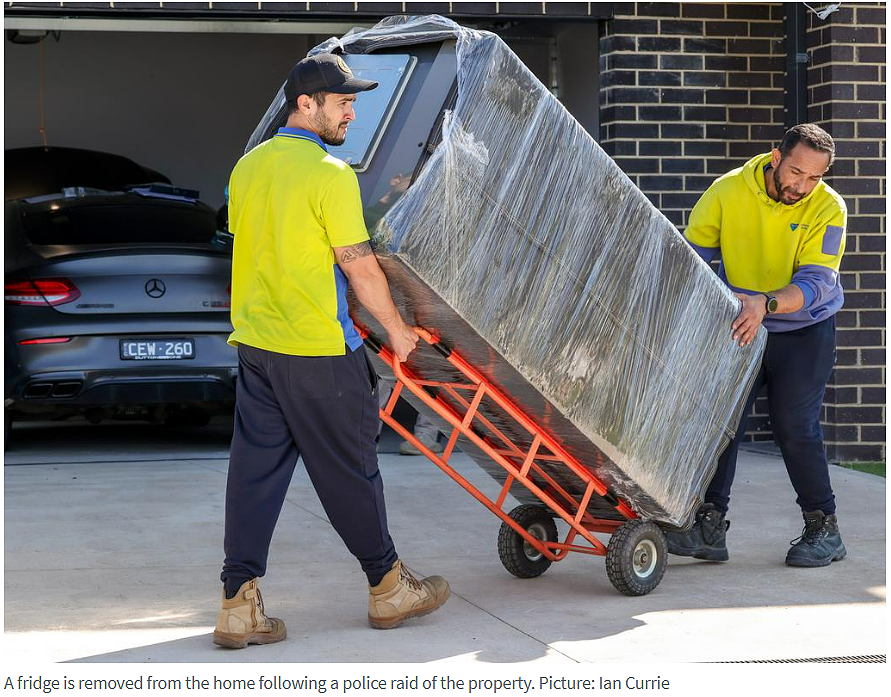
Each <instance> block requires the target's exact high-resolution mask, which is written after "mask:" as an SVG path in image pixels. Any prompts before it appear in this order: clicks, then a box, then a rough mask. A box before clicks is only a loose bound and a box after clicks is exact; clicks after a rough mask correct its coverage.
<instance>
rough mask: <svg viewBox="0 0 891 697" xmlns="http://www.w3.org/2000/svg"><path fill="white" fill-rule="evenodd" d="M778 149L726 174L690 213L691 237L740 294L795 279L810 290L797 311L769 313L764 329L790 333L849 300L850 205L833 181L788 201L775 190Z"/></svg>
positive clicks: (687, 232)
mask: <svg viewBox="0 0 891 697" xmlns="http://www.w3.org/2000/svg"><path fill="white" fill-rule="evenodd" d="M769 163H770V153H767V154H765V155H758V156H757V157H754V158H752V159H751V160H749V161H748V162H747V163H746V164H745V165H743V166H742V167H740V168H738V169H734V170H732V171H730V172H728V173H727V174H725V175H724V176H722V177H719V178H718V179H717V180H715V182H714V183H713V184H712V185H711V186H710V187H709V188H708V190H707V191H706V192H705V193H704V194H703V195H702V198H700V199H699V201H698V202H697V203H696V206H694V208H693V210H692V212H691V213H690V223H689V225H688V226H687V229H686V230H685V231H684V237H685V238H686V239H687V241H688V242H689V243H690V244H691V246H692V247H693V248H694V249H695V250H696V252H697V253H698V254H699V256H701V257H702V258H703V259H705V260H706V261H711V259H713V258H714V257H715V256H716V255H717V254H718V253H720V255H721V268H720V269H719V271H718V273H719V274H720V275H721V278H722V280H723V281H724V282H725V283H726V284H727V285H728V286H729V287H730V288H731V289H733V290H735V291H736V292H739V293H748V294H750V295H754V294H756V293H765V292H770V291H774V290H779V289H780V288H783V287H785V286H787V285H789V284H790V283H794V284H796V285H797V286H798V287H799V288H801V292H802V293H803V294H804V306H803V307H802V308H801V310H799V311H797V312H791V313H788V314H773V315H767V316H765V318H764V321H763V324H764V327H765V328H766V329H767V330H768V331H770V332H786V331H791V330H793V329H800V328H802V327H806V326H808V325H810V324H815V323H817V322H820V321H822V320H824V319H826V318H828V317H830V316H832V315H834V314H835V313H836V312H838V310H839V309H840V308H841V306H842V304H843V303H844V292H843V291H842V287H841V281H840V279H839V274H838V268H839V264H840V263H841V258H842V255H843V254H844V252H845V223H846V218H847V209H846V207H845V202H844V201H843V200H842V197H841V196H839V195H838V194H837V193H836V192H835V191H833V190H832V189H831V188H830V187H829V186H828V185H827V184H826V183H825V182H822V181H821V182H820V183H819V184H817V186H816V187H814V190H813V191H811V193H809V194H808V195H807V196H805V197H804V198H802V199H801V200H800V201H797V202H796V203H794V204H792V205H791V206H788V205H786V204H784V203H781V202H779V201H774V200H773V199H772V198H770V196H768V195H767V187H766V185H765V183H764V176H765V168H766V167H767V165H768V164H769Z"/></svg>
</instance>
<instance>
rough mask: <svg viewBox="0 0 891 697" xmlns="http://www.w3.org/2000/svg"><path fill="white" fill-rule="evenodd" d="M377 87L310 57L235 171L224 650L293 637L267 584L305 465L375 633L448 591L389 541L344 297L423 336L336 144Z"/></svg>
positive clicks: (370, 374) (369, 371)
mask: <svg viewBox="0 0 891 697" xmlns="http://www.w3.org/2000/svg"><path fill="white" fill-rule="evenodd" d="M376 87H377V83H376V82H371V81H368V80H360V79H358V78H356V77H354V76H353V74H352V73H351V72H350V69H349V67H348V66H347V65H346V63H345V62H344V60H343V59H342V58H341V57H340V56H336V55H332V54H321V55H317V56H311V57H309V58H305V59H304V60H302V61H300V62H299V63H298V64H297V65H296V66H294V68H293V70H292V71H291V73H290V75H289V76H288V79H287V82H286V83H285V87H284V92H285V98H286V99H287V102H288V108H289V115H288V120H287V124H286V126H285V127H284V128H281V129H279V131H278V133H277V134H276V135H275V136H274V137H272V138H270V139H269V140H267V141H265V142H264V143H262V144H260V145H258V146H257V147H256V148H254V149H253V150H251V151H250V152H249V153H248V154H246V155H245V156H244V157H242V158H241V159H240V160H239V161H238V164H236V166H235V169H234V170H233V172H232V176H231V177H230V181H229V229H230V232H232V233H233V234H234V236H235V239H234V245H233V258H232V325H233V327H234V331H233V332H232V335H231V336H230V337H229V343H230V344H232V345H234V346H237V347H238V381H237V395H236V406H235V431H234V434H233V438H232V448H231V452H230V458H229V476H228V482H227V486H226V530H225V541H224V548H225V555H226V558H225V561H224V563H223V571H222V574H221V579H222V581H223V599H222V609H221V610H220V615H219V619H218V621H217V624H216V628H215V630H214V643H216V644H219V645H221V646H227V647H230V648H244V647H245V646H247V645H248V644H268V643H273V642H276V641H281V640H282V639H284V638H285V626H284V623H283V622H282V621H281V620H280V619H276V618H273V617H267V616H266V614H265V610H264V606H263V601H262V598H261V596H260V591H259V588H258V581H259V577H261V576H263V575H264V574H265V572H266V559H267V554H268V551H269V543H270V540H271V538H272V533H273V530H274V528H275V523H276V521H277V519H278V515H279V512H280V511H281V507H282V504H283V502H284V498H285V494H286V492H287V489H288V485H289V483H290V481H291V476H292V473H293V471H294V466H295V465H296V462H297V458H298V457H302V458H303V462H304V464H305V466H306V469H307V472H308V474H309V477H310V480H311V481H312V484H313V486H314V487H315V490H316V492H317V494H318V496H319V499H320V500H321V502H322V506H323V507H324V509H325V512H326V514H327V516H328V518H329V520H330V521H331V524H332V525H333V527H334V529H335V530H336V531H337V533H338V534H339V535H340V537H341V539H343V541H344V543H345V544H346V546H347V548H348V549H349V551H350V552H352V554H353V555H354V556H355V557H356V558H357V559H358V560H359V563H360V564H361V567H362V570H363V571H364V572H365V574H366V575H367V577H368V583H369V587H370V588H369V589H370V597H369V606H368V621H369V623H370V624H371V626H372V627H375V628H378V629H389V628H392V627H396V626H398V625H399V624H401V623H402V622H403V621H404V620H405V619H408V618H410V617H417V616H420V615H425V614H427V613H429V612H432V611H433V610H435V609H436V608H438V607H439V606H440V605H442V604H443V603H444V602H445V601H446V599H447V598H448V596H449V586H448V583H446V581H445V580H443V579H442V578H440V577H438V576H433V577H430V578H426V579H423V580H420V581H419V580H417V579H416V578H415V577H414V576H413V575H412V574H411V573H410V572H409V571H408V569H407V568H406V567H404V566H403V565H402V562H401V561H400V560H399V559H398V557H397V554H396V550H395V547H394V545H393V541H392V539H391V538H390V534H389V532H388V528H387V516H386V508H385V506H384V494H383V484H382V481H381V476H380V472H379V471H378V465H377V454H376V447H375V437H376V435H377V430H378V395H377V390H378V387H377V376H376V374H375V372H374V370H373V368H372V366H371V364H370V362H369V360H368V358H367V356H366V354H365V350H364V348H363V345H362V339H361V337H360V336H359V334H358V333H357V332H356V329H355V327H354V326H353V323H352V321H351V319H350V316H349V313H348V308H347V302H346V291H347V286H348V284H349V285H351V286H352V288H353V290H354V292H355V294H356V297H357V298H358V299H359V301H360V302H361V303H362V304H363V305H364V306H365V307H366V308H367V309H368V310H369V312H371V314H372V315H374V317H375V318H376V319H377V320H378V321H379V322H380V323H381V325H382V326H383V327H384V328H385V329H386V331H387V335H388V340H389V344H390V346H391V347H392V349H393V350H394V352H395V353H396V355H397V357H398V358H399V360H405V359H406V357H407V356H408V354H409V353H410V352H411V351H412V349H413V348H414V347H415V344H416V342H417V335H416V334H415V333H414V331H413V330H412V329H411V327H409V326H407V325H406V324H405V322H404V321H403V319H402V317H401V315H400V314H399V311H398V310H397V309H396V307H395V306H394V304H393V300H392V298H391V296H390V291H389V287H388V285H387V279H386V276H384V274H383V272H382V271H381V269H380V266H379V265H378V263H377V259H376V257H375V256H374V253H373V251H372V249H371V246H370V244H369V241H368V240H369V238H368V232H367V230H366V228H365V221H364V219H363V215H362V202H361V198H360V193H359V185H358V180H357V179H356V175H355V173H354V172H353V170H352V169H351V168H350V167H349V166H348V165H347V164H346V163H344V162H343V161H341V160H339V159H337V158H336V157H333V156H332V155H329V154H328V152H327V149H326V145H340V144H341V143H343V142H344V139H345V137H346V133H347V129H348V127H349V123H350V122H351V121H352V120H353V119H354V118H355V112H354V111H353V103H354V101H355V99H356V93H358V92H363V91H365V90H372V89H374V88H376ZM314 594H316V595H323V594H324V589H317V590H316V591H315V592H314Z"/></svg>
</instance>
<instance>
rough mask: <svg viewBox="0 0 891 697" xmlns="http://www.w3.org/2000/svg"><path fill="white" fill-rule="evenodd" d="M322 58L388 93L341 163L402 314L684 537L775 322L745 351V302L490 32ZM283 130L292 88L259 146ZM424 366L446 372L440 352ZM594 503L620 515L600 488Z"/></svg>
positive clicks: (380, 38) (344, 46) (459, 31)
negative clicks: (737, 336)
mask: <svg viewBox="0 0 891 697" xmlns="http://www.w3.org/2000/svg"><path fill="white" fill-rule="evenodd" d="M321 52H336V53H342V54H343V56H344V59H345V60H346V62H347V63H348V64H349V65H350V67H351V68H352V70H353V72H354V73H356V74H357V75H358V76H360V77H364V78H370V79H375V80H378V81H379V82H380V83H381V85H380V87H379V88H378V89H377V90H374V91H372V92H367V93H363V94H361V95H359V98H358V100H357V102H356V111H357V120H356V122H354V124H351V125H350V131H349V136H348V138H347V142H346V143H345V144H344V146H341V147H339V148H334V149H332V152H333V154H335V155H337V156H338V157H341V158H342V159H345V160H346V161H348V162H350V163H351V164H352V165H353V167H354V168H355V170H356V172H357V175H358V177H359V183H360V187H361V189H362V196H363V204H364V206H365V213H366V222H367V223H368V225H369V229H370V230H371V231H372V234H373V242H374V245H375V250H376V252H377V253H378V256H379V258H380V261H381V265H382V267H383V268H384V271H385V272H386V274H387V276H388V278H389V281H390V285H391V288H392V290H393V294H394V299H395V300H396V302H397V305H398V306H399V307H400V309H401V310H402V312H403V315H404V316H405V317H406V320H407V321H409V322H414V323H415V324H417V325H419V326H423V327H425V328H426V329H428V330H429V331H431V332H433V333H435V334H437V335H438V336H440V337H441V338H442V340H443V342H444V343H446V344H448V345H450V346H451V347H452V348H453V349H455V350H456V351H458V352H460V353H461V355H462V356H463V357H464V358H465V359H467V360H468V361H469V362H470V363H471V364H472V365H474V366H475V367H476V368H477V369H478V370H480V371H481V372H482V373H483V374H484V375H486V376H487V378H489V379H490V380H491V381H492V382H493V383H494V384H495V385H497V386H499V387H500V388H501V389H502V390H503V391H504V392H506V393H507V394H509V395H510V396H511V397H512V398H513V400H515V402H516V403H517V404H518V405H519V406H520V407H521V408H522V409H523V410H524V411H525V412H526V413H527V414H528V415H530V416H531V417H532V418H533V419H534V420H535V421H537V422H538V424H539V425H540V426H542V427H544V428H545V429H546V430H547V431H548V432H550V434H551V435H553V436H554V437H555V438H556V439H557V440H558V441H559V442H560V443H561V444H562V445H563V446H564V447H565V448H566V449H567V450H568V451H569V452H570V453H571V454H572V455H573V456H575V457H576V458H577V459H578V460H579V461H580V462H581V463H583V464H584V465H585V466H587V467H590V468H592V469H594V470H595V471H596V474H597V475H599V477H600V478H601V479H602V481H604V482H605V483H607V484H608V485H609V487H610V489H611V491H612V492H613V493H615V494H616V495H618V496H619V497H621V498H624V499H625V500H626V501H627V502H628V503H630V504H631V506H632V507H633V508H634V509H635V510H636V511H637V512H638V513H639V514H640V515H641V516H644V517H648V518H652V519H654V520H657V521H660V522H662V523H665V524H667V525H672V526H681V527H682V526H685V525H688V524H689V522H690V520H691V518H692V514H693V511H694V510H695V508H696V506H697V505H698V503H699V501H700V497H701V495H702V492H703V490H704V488H705V486H706V484H707V483H708V479H709V477H710V476H711V474H712V472H713V470H714V466H715V462H716V458H717V456H718V455H719V454H720V452H721V450H722V449H723V448H724V447H725V446H726V444H727V443H728V442H729V440H730V439H731V438H732V436H733V433H734V431H735V428H736V425H737V423H738V421H739V418H740V416H741V410H742V408H743V403H744V401H745V397H746V394H747V392H748V390H749V386H750V385H751V382H752V379H753V376H754V373H755V370H756V368H757V365H758V363H759V361H760V357H761V352H762V350H763V346H764V341H765V332H764V330H763V329H762V330H761V331H760V332H759V335H758V338H757V340H756V341H755V342H753V343H752V344H751V345H749V346H747V347H745V348H741V347H739V346H737V345H736V344H735V343H734V342H733V341H732V338H731V332H730V324H731V322H732V320H733V318H734V317H735V315H736V314H737V311H738V302H737V300H736V299H735V298H734V297H733V295H732V294H731V293H730V291H729V290H728V289H727V288H726V287H725V286H724V285H723V284H722V283H721V282H720V281H719V280H718V278H717V276H716V275H715V274H714V273H713V272H712V270H711V269H710V268H709V267H708V266H707V265H706V264H705V263H704V262H702V261H701V260H700V259H699V257H698V256H697V255H696V254H695V253H694V252H693V251H692V249H690V248H689V247H688V245H687V244H686V243H685V242H684V240H683V239H682V237H681V235H680V234H679V233H678V231H677V230H676V229H675V228H674V226H673V225H672V224H671V223H670V222H669V221H668V220H667V219H666V218H665V217H664V216H663V215H662V214H661V213H660V212H659V211H658V210H656V209H655V208H654V207H653V206H652V205H651V204H650V202H649V201H648V200H647V198H646V197H645V196H644V195H643V194H642V193H641V192H640V190H638V189H637V188H636V187H635V186H634V184H633V183H632V182H631V181H630V180H629V179H628V178H627V177H626V176H625V175H624V174H623V173H622V171H621V170H620V169H619V167H618V166H617V165H616V164H615V163H614V162H613V161H612V160H611V159H610V158H609V156H607V155H606V154H605V153H604V152H603V151H602V150H601V149H600V147H599V146H598V145H597V143H596V142H594V140H593V139H592V138H591V137H590V136H589V135H588V133H586V132H585V130H584V129H583V128H582V127H581V126H580V125H579V124H578V123H577V122H576V121H575V119H573V118H572V116H571V115H570V114H569V113H568V112H567V111H566V109H564V107H563V106H562V105H561V104H560V102H559V101H558V100H557V99H556V98H555V97H554V96H553V95H552V94H551V93H550V92H549V90H548V89H547V88H545V87H544V86H543V85H542V84H541V83H540V82H538V80H537V79H536V78H535V77H534V76H533V75H532V73H531V72H530V71H529V70H528V69H527V68H526V67H525V66H524V65H523V64H522V62H521V61H520V60H519V59H518V58H517V57H516V55H514V53H513V52H512V51H511V50H510V49H509V48H508V47H507V46H506V45H505V44H504V42H502V41H501V39H499V38H498V37H497V36H495V35H494V34H490V33H488V32H482V31H473V30H469V29H466V28H463V27H460V26H459V25H457V24H455V23H454V22H452V21H450V20H447V19H444V18H442V17H438V16H427V17H414V18H405V17H395V18H389V19H387V20H384V21H382V22H381V23H379V24H378V25H377V26H375V27H374V28H372V29H368V30H364V31H358V30H353V31H352V32H350V33H349V34H347V35H346V36H344V37H343V38H341V39H330V40H328V41H327V42H325V43H323V44H321V45H320V46H318V47H316V48H315V49H313V50H312V51H311V53H321ZM284 121H285V106H284V96H283V93H282V92H281V91H280V92H279V94H278V95H277V96H276V98H275V100H274V101H273V103H272V105H271V106H270V107H269V109H268V111H267V113H266V115H265V116H264V118H263V120H262V121H261V123H260V124H259V125H258V127H257V129H256V131H255V132H254V134H253V136H252V138H251V141H250V143H249V144H248V147H249V148H250V147H253V146H254V145H256V144H257V143H258V142H260V141H262V140H264V139H266V138H268V137H270V136H271V135H272V134H273V133H274V132H275V130H276V129H277V128H278V127H279V126H281V125H282V124H283V123H284ZM353 311H354V314H355V316H356V318H357V320H358V321H359V322H360V323H362V324H364V325H365V326H367V327H369V328H370V329H371V330H372V331H373V332H374V331H375V330H377V331H378V332H379V335H380V336H385V334H383V333H382V332H380V330H379V327H376V325H375V322H374V321H373V319H372V318H371V317H370V316H369V315H368V314H367V313H366V312H365V311H364V310H363V309H362V308H361V307H359V306H358V304H356V303H353ZM408 366H409V367H410V368H411V369H412V370H414V371H415V372H416V373H418V374H420V375H421V376H423V377H426V378H428V379H435V380H441V379H447V378H448V377H449V373H448V370H447V367H448V366H447V364H445V363H444V362H443V361H442V360H440V359H439V357H438V356H436V355H435V354H433V353H432V352H427V351H424V350H419V351H415V352H414V353H413V354H412V356H411V357H410V358H409V361H408ZM416 406H419V405H417V404H416ZM493 418H494V414H493ZM500 425H501V426H503V427H504V428H505V429H508V430H510V428H511V427H510V425H508V424H500ZM510 435H511V436H512V437H514V438H515V439H517V440H518V441H522V439H523V437H524V434H522V433H518V432H512V433H510ZM462 447H463V449H465V450H466V452H468V454H469V455H470V456H471V457H474V459H476V460H477V461H478V462H479V463H480V464H481V465H482V466H483V467H484V468H485V469H486V470H487V471H489V472H490V474H492V476H493V477H495V478H496V479H499V481H503V480H504V471H503V470H502V469H501V468H500V467H499V466H497V465H494V463H493V464H488V463H490V462H491V461H489V460H488V459H487V458H485V457H483V456H482V455H481V453H479V452H477V451H476V449H475V448H474V446H472V444H470V443H469V442H466V441H465V442H463V443H462ZM549 474H551V476H553V477H554V478H555V479H557V480H558V481H559V482H561V484H565V485H567V486H574V485H573V484H572V482H570V481H567V480H566V478H565V477H562V473H561V472H559V471H554V472H549ZM513 493H515V495H516V496H517V497H518V498H519V499H521V500H522V501H528V502H533V503H535V502H537V500H535V499H530V498H529V496H530V495H529V494H527V493H526V491H525V489H524V490H522V491H521V490H516V491H514V492H513ZM589 511H590V512H591V513H592V514H594V515H595V516H596V517H599V518H611V517H620V516H618V514H616V512H615V511H614V510H613V508H612V506H611V505H610V504H609V503H608V502H607V501H606V500H605V499H602V498H600V497H598V496H595V497H593V499H592V501H591V504H590V505H589Z"/></svg>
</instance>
